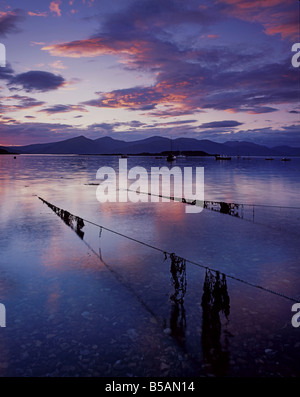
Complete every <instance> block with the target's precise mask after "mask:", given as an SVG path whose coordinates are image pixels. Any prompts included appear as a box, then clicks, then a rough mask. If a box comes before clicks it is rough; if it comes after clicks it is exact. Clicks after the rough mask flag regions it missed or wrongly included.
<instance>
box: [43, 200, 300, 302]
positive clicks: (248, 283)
mask: <svg viewBox="0 0 300 397" xmlns="http://www.w3.org/2000/svg"><path fill="white" fill-rule="evenodd" d="M38 198H39V199H40V200H41V201H42V202H43V203H44V204H46V205H48V206H49V207H51V208H53V207H55V208H56V209H58V210H60V209H59V208H58V207H56V206H54V205H53V204H51V203H49V202H48V201H46V200H44V199H43V198H41V197H38ZM68 213H69V212H68ZM69 214H70V215H71V216H73V217H75V218H77V219H82V220H83V221H84V222H86V223H89V224H90V225H93V226H96V227H98V228H100V230H106V231H108V232H110V233H113V234H116V235H118V236H121V237H124V238H126V239H127V240H131V241H134V242H135V243H138V244H140V245H143V246H145V247H148V248H151V249H153V250H156V251H158V252H161V253H163V254H164V255H165V257H166V256H169V257H172V256H174V255H175V254H174V253H173V252H168V251H165V250H163V249H161V248H158V247H155V246H154V245H151V244H148V243H145V242H144V241H140V240H137V239H135V238H133V237H130V236H127V235H126V234H123V233H120V232H117V231H116V230H112V229H109V228H107V227H105V226H103V225H99V224H97V223H95V222H92V221H90V220H88V219H85V218H81V217H79V216H77V215H74V214H71V213H69ZM178 258H180V259H183V260H184V261H185V262H187V263H190V264H192V265H194V266H198V267H201V268H202V269H206V270H210V271H211V272H214V273H221V274H224V275H225V276H226V277H227V278H230V279H232V280H235V281H238V282H240V283H243V284H246V285H248V286H250V287H254V288H257V289H260V290H262V291H265V292H268V293H270V294H273V295H277V296H280V297H282V298H285V299H288V300H290V301H293V302H296V303H298V302H299V299H296V298H293V297H290V296H287V295H285V294H282V293H281V292H277V291H274V290H271V289H269V288H266V287H263V286H261V285H258V284H254V283H251V282H249V281H247V280H243V279H241V278H239V277H235V276H232V275H230V274H226V273H224V272H220V271H219V270H217V269H213V268H211V267H209V266H206V265H204V264H201V263H199V262H194V261H192V260H190V259H186V258H182V257H179V256H178Z"/></svg>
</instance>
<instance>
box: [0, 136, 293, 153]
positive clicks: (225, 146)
mask: <svg viewBox="0 0 300 397" xmlns="http://www.w3.org/2000/svg"><path fill="white" fill-rule="evenodd" d="M171 146H172V148H173V151H174V152H175V151H177V152H185V151H186V152H191V151H198V152H200V151H201V152H204V154H205V153H206V154H209V155H215V154H224V155H228V156H237V155H240V156H300V148H294V147H290V146H276V147H272V148H269V147H267V146H262V145H258V144H255V143H251V142H244V141H241V142H240V141H228V142H225V143H216V142H212V141H210V140H208V139H202V140H199V139H193V138H177V139H174V140H172V141H171V139H169V138H164V137H159V136H154V137H151V138H146V139H142V140H139V141H132V142H125V141H121V140H117V139H113V138H110V137H103V138H98V139H95V140H92V139H88V138H86V137H84V136H78V137H76V138H71V139H67V140H64V141H60V142H54V143H42V144H35V145H27V146H14V147H12V146H10V147H0V149H1V151H3V154H4V151H7V152H10V153H19V154H128V155H129V154H141V153H150V154H154V153H155V154H158V153H162V152H168V151H171ZM0 154H1V152H0Z"/></svg>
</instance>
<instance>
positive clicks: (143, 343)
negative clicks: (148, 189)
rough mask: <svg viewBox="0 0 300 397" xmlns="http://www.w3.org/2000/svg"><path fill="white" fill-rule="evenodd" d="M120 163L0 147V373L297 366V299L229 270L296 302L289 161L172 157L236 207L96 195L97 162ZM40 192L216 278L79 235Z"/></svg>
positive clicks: (122, 242)
mask: <svg viewBox="0 0 300 397" xmlns="http://www.w3.org/2000/svg"><path fill="white" fill-rule="evenodd" d="M118 161H119V159H118V157H102V156H29V155H28V156H25V155H24V156H17V158H16V159H14V157H13V156H0V216H1V218H0V219H1V222H0V252H1V255H0V303H3V304H4V305H5V307H6V328H0V349H1V355H0V376H299V375H300V364H299V353H300V342H299V340H300V339H299V336H300V327H299V328H294V327H292V324H291V318H292V316H293V314H294V313H292V311H291V308H292V305H293V303H294V302H293V301H291V300H289V299H287V298H286V297H281V296H278V295H274V294H272V293H270V292H267V291H265V290H262V289H260V288H255V287H253V286H250V285H249V284H246V283H243V282H240V281H238V280H236V279H237V278H238V279H241V280H244V281H246V282H247V283H251V284H253V285H258V286H263V287H264V288H266V289H270V290H272V291H275V292H279V293H281V294H283V295H285V296H287V297H291V298H294V299H296V300H297V301H298V302H300V271H299V266H300V265H299V263H300V248H299V237H300V226H299V220H300V209H299V208H300V196H299V188H300V159H297V158H293V159H292V161H290V162H282V161H280V159H274V160H273V161H265V160H264V159H263V158H252V159H251V160H246V159H239V160H238V159H232V161H215V160H214V158H187V159H178V160H177V161H176V164H174V165H176V166H179V167H184V166H190V167H191V166H192V167H204V174H205V200H207V201H209V202H211V201H216V202H227V203H235V204H240V206H239V208H238V210H239V216H230V215H228V214H225V213H220V212H218V211H212V210H210V209H204V210H203V211H202V212H201V213H199V214H186V213H185V205H184V204H182V203H178V202H170V203H161V202H160V203H151V202H148V203H136V204H133V203H105V204H100V203H99V202H98V201H97V199H96V189H97V186H96V185H95V184H96V183H97V181H96V172H97V170H98V168H99V167H101V166H111V167H114V168H115V169H118ZM136 165H139V166H142V167H145V168H146V169H147V170H150V168H151V167H152V166H159V167H160V166H163V165H168V164H167V163H166V161H165V160H164V159H154V158H147V157H140V158H139V157H133V158H129V159H128V168H131V167H133V166H136ZM38 197H42V198H43V199H44V200H47V201H48V202H50V203H52V204H54V205H55V206H57V207H59V208H63V209H64V210H67V211H69V212H70V213H72V214H75V215H77V216H80V217H82V218H84V219H87V220H90V221H92V222H93V223H95V224H99V225H102V226H103V227H105V228H109V229H112V230H115V231H117V232H118V233H121V234H124V235H127V236H129V237H131V238H133V239H137V240H140V241H143V242H145V243H147V244H149V245H152V246H155V247H158V248H160V249H162V251H166V252H169V253H176V255H178V256H179V257H183V258H186V259H188V260H190V261H192V262H196V263H198V264H200V265H201V266H204V267H205V266H207V267H209V268H212V269H215V270H218V271H220V277H219V274H218V273H215V272H210V271H208V270H205V268H203V267H199V266H196V265H195V264H191V263H190V262H186V267H185V272H184V271H183V268H182V266H184V263H183V262H180V261H179V262H178V261H177V262H176V257H175V260H174V258H173V261H172V258H170V257H169V256H168V255H167V256H165V255H164V254H163V253H162V252H159V251H156V250H153V249H151V248H149V247H147V246H145V245H141V244H138V243H137V242H135V241H133V240H128V239H126V238H124V237H122V236H120V235H116V234H113V233H110V232H109V231H107V230H106V229H103V230H102V233H99V228H98V227H96V226H94V225H91V224H88V223H85V227H84V228H83V229H82V231H83V232H84V235H81V237H80V236H78V233H76V232H75V231H76V230H75V231H74V230H72V228H70V227H68V225H67V224H66V223H64V222H63V221H62V219H60V217H59V216H57V214H55V213H54V212H53V211H52V210H51V208H49V207H48V206H47V205H45V204H43V203H42V201H41V200H39V199H38ZM241 204H243V206H241ZM74 229H76V228H74ZM180 269H181V270H180ZM223 274H225V275H226V276H227V277H224V276H223ZM218 277H219V278H218ZM231 277H233V278H231ZM176 282H177V284H176ZM181 298H182V299H181Z"/></svg>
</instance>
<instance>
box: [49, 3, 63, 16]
mask: <svg viewBox="0 0 300 397" xmlns="http://www.w3.org/2000/svg"><path fill="white" fill-rule="evenodd" d="M60 4H61V0H53V1H52V2H51V3H50V6H49V9H50V11H51V12H52V13H53V14H56V15H57V16H58V17H61V9H60V7H59V6H60Z"/></svg>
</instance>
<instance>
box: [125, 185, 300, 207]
mask: <svg viewBox="0 0 300 397" xmlns="http://www.w3.org/2000/svg"><path fill="white" fill-rule="evenodd" d="M119 190H127V191H128V192H133V193H138V194H145V195H148V196H154V197H160V198H166V199H169V200H172V201H178V202H180V203H184V204H191V205H197V203H201V205H205V203H215V204H223V203H225V202H223V201H216V200H208V199H206V200H193V201H192V200H191V201H189V199H184V198H180V197H170V196H163V195H161V194H153V193H149V192H148V193H146V192H136V191H135V190H131V189H119ZM183 200H184V201H183ZM225 204H232V205H238V206H248V207H264V208H284V209H291V210H300V207H288V206H284V205H268V204H245V203H227V202H226V203H225Z"/></svg>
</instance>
